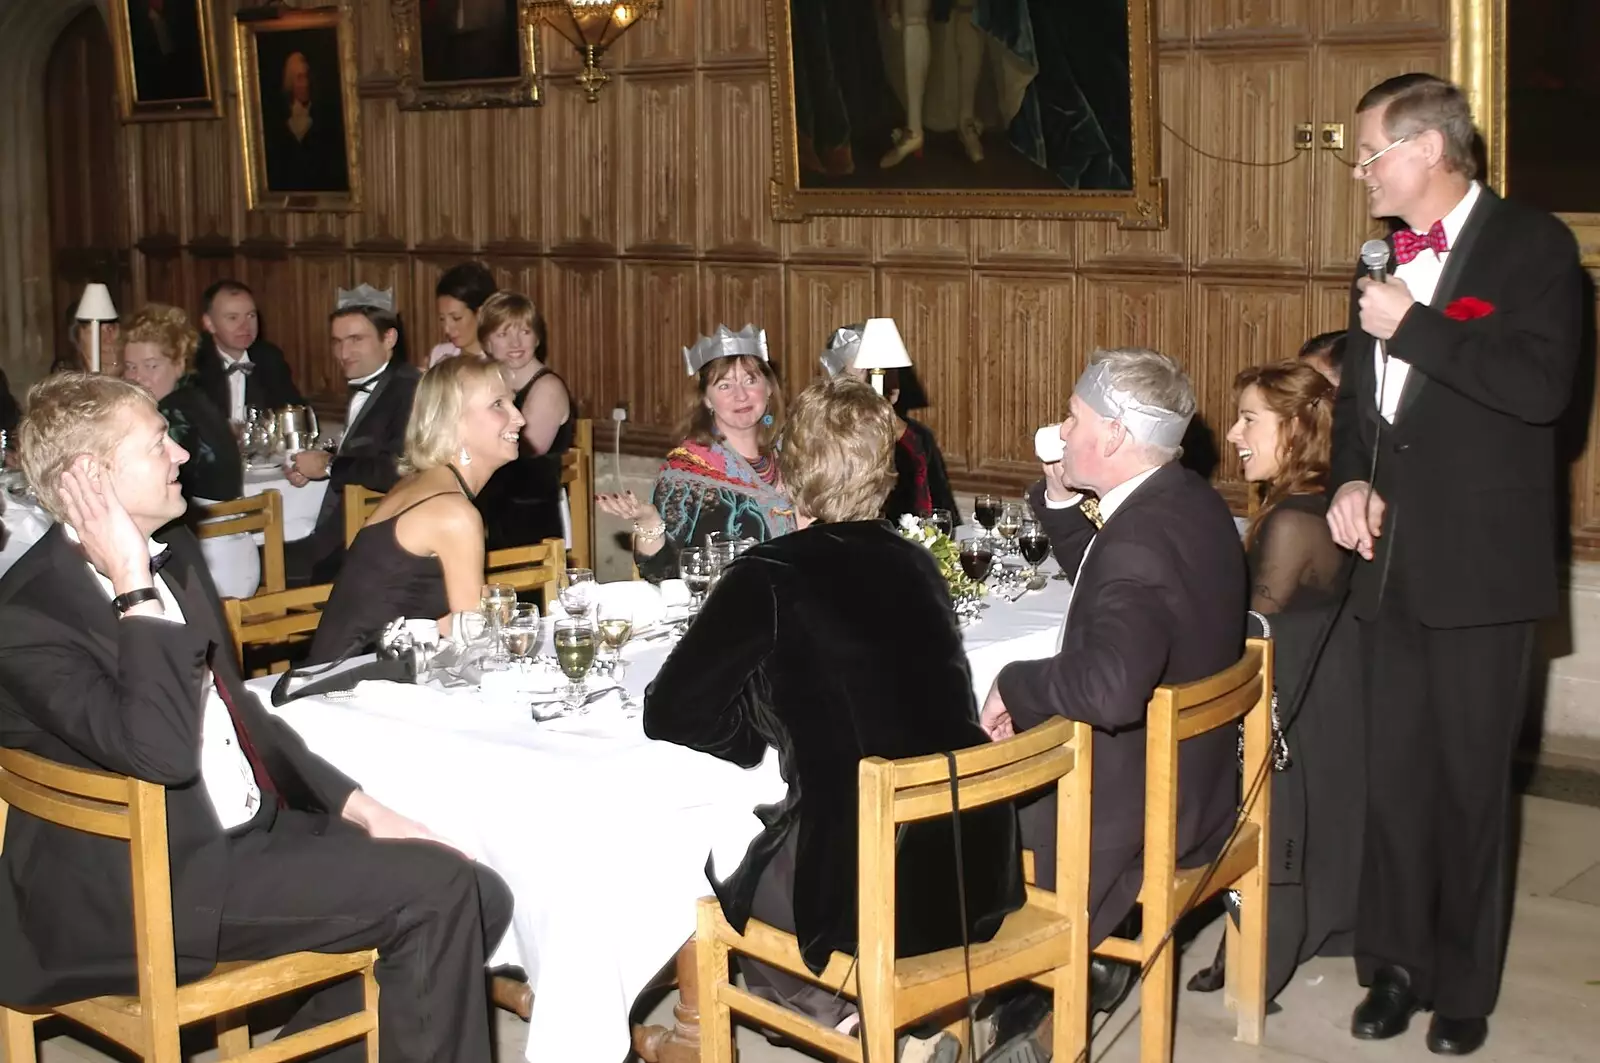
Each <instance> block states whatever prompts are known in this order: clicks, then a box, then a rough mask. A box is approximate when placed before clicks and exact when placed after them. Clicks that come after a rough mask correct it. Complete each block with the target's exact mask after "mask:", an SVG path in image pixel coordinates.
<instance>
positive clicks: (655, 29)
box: [568, 0, 754, 412]
mask: <svg viewBox="0 0 1600 1063" xmlns="http://www.w3.org/2000/svg"><path fill="white" fill-rule="evenodd" d="M695 6H696V5H695V4H694V3H693V0H673V2H672V3H669V4H667V5H665V6H664V7H663V8H662V10H661V11H660V13H659V14H657V15H656V17H655V18H647V19H645V20H643V21H642V22H639V23H638V24H637V25H635V26H634V27H633V28H632V29H630V30H629V31H628V32H627V33H626V34H625V35H624V36H623V38H622V47H621V48H619V49H618V50H617V53H616V54H617V59H618V62H617V67H618V69H620V70H623V71H625V72H627V73H630V74H631V73H633V72H635V71H639V70H650V69H658V68H662V67H667V68H672V69H678V70H692V69H694V60H695V52H696V49H697V48H698V46H699V42H698V41H697V40H696V39H695V38H696V37H697V36H698V35H699V27H698V26H697V25H696V20H695ZM751 6H754V5H753V4H752V5H751ZM568 47H569V48H570V47H571V46H570V45H569V46H568ZM607 63H608V65H609V63H610V60H609V59H608V60H607ZM607 412H609V411H607Z"/></svg>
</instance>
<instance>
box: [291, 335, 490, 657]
mask: <svg viewBox="0 0 1600 1063" xmlns="http://www.w3.org/2000/svg"><path fill="white" fill-rule="evenodd" d="M521 433H522V414H521V413H519V412H518V411H517V404H516V403H515V402H513V401H512V396H511V389H510V388H508V387H506V383H505V381H504V380H502V379H501V377H500V371H499V369H498V368H497V367H496V366H495V364H494V363H493V362H491V361H489V360H487V359H484V358H476V357H472V356H470V355H469V356H467V357H464V358H450V359H447V360H445V361H444V362H441V363H440V364H439V365H436V366H434V367H433V368H432V369H429V370H428V371H427V372H426V373H424V374H423V375H422V380H421V381H419V382H418V384H417V394H416V398H415V399H414V400H413V402H412V405H411V419H410V420H409V421H407V422H406V450H405V460H404V462H403V465H402V467H403V468H405V469H407V470H409V471H408V473H407V475H406V476H404V477H402V478H401V480H400V482H399V483H397V484H395V485H394V487H393V488H392V489H391V490H390V491H389V493H388V494H386V495H384V496H383V500H382V501H381V502H379V503H378V508H377V509H376V510H374V511H373V513H372V516H371V517H369V518H368V519H367V523H366V524H365V526H363V527H362V529H361V531H360V532H359V533H358V534H357V535H356V539H355V542H353V543H351V544H350V549H349V550H348V551H347V552H346V554H345V560H344V567H343V568H342V569H340V571H339V578H338V579H337V580H336V581H335V583H334V585H333V594H332V595H331V596H329V598H328V604H327V606H326V607H325V608H324V609H323V610H322V620H321V622H320V623H319V624H318V625H317V634H316V637H315V638H313V639H312V642H311V653H310V656H309V658H308V660H309V661H310V663H312V664H318V663H322V662H326V661H334V660H338V659H339V658H341V657H344V656H347V655H349V654H351V653H355V652H361V651H364V650H365V649H367V648H368V647H370V646H371V645H372V644H373V643H374V642H375V641H376V639H377V637H378V636H379V635H380V634H382V633H383V629H384V627H385V626H386V625H387V624H388V623H389V622H390V621H391V620H394V619H396V618H397V617H416V618H426V619H432V618H438V619H439V621H440V633H441V634H443V635H448V634H450V623H449V621H450V618H451V617H452V616H453V615H454V614H456V613H462V612H471V611H474V610H476V609H477V608H478V604H479V601H480V600H481V597H482V592H483V555H484V550H483V519H482V518H481V517H479V516H478V510H477V508H476V507H475V506H474V505H473V498H474V497H475V496H476V495H477V493H478V492H479V491H480V490H482V489H483V485H484V484H485V483H487V482H488V480H489V477H490V476H491V475H493V473H494V471H495V470H496V469H498V468H500V466H502V465H504V464H505V463H506V462H508V461H511V460H512V459H514V458H515V457H516V456H517V444H518V440H519V438H520V437H521Z"/></svg>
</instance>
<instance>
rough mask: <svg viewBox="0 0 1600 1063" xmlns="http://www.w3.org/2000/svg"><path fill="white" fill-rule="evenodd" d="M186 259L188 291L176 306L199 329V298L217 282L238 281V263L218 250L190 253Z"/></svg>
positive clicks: (229, 255) (200, 308)
mask: <svg viewBox="0 0 1600 1063" xmlns="http://www.w3.org/2000/svg"><path fill="white" fill-rule="evenodd" d="M188 258H189V272H188V277H189V289H188V291H186V292H184V293H183V302H181V303H179V304H178V305H179V306H181V307H183V309H184V310H185V311H186V312H187V313H188V314H189V320H190V321H191V322H193V324H194V327H195V328H200V327H201V324H200V313H201V310H202V307H201V306H200V296H201V295H203V294H204V293H205V290H206V289H207V288H209V287H211V285H213V284H215V283H216V282H217V281H221V280H238V279H239V263H238V260H237V259H235V258H234V256H233V253H232V252H231V251H223V250H221V249H220V248H219V249H217V250H215V251H204V252H195V251H191V252H190V253H189V255H188Z"/></svg>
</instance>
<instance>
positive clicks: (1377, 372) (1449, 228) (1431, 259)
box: [1372, 181, 1483, 424]
mask: <svg viewBox="0 0 1600 1063" xmlns="http://www.w3.org/2000/svg"><path fill="white" fill-rule="evenodd" d="M1482 192H1483V186H1482V185H1480V184H1478V182H1476V181H1474V182H1472V186H1471V187H1470V188H1468V189H1467V194H1466V195H1464V196H1462V197H1461V202H1460V203H1457V204H1456V205H1455V207H1454V208H1452V209H1451V211H1450V213H1449V214H1446V215H1445V216H1444V217H1443V218H1442V219H1440V220H1441V221H1442V222H1443V223H1444V239H1445V244H1446V246H1447V247H1455V246H1456V240H1457V239H1459V238H1460V236H1461V229H1462V227H1463V226H1465V225H1466V224H1467V216H1468V215H1469V214H1471V213H1472V207H1473V205H1474V204H1475V203H1477V202H1478V196H1479V195H1481V194H1482ZM1418 235H1419V236H1426V235H1427V234H1426V233H1419V234H1418ZM1449 258H1450V252H1449V251H1446V252H1445V253H1444V254H1442V255H1441V254H1439V253H1438V252H1436V251H1434V250H1433V249H1432V248H1423V250H1422V252H1421V253H1420V254H1418V255H1417V257H1416V258H1414V259H1412V260H1411V261H1410V262H1407V263H1405V264H1404V265H1399V266H1396V267H1395V270H1394V275H1395V276H1396V277H1399V278H1400V279H1401V280H1403V281H1405V282H1406V287H1407V288H1409V289H1410V290H1411V298H1413V299H1415V300H1416V301H1417V302H1419V303H1421V304H1423V305H1424V306H1428V305H1430V304H1432V302H1433V295H1434V292H1436V291H1438V290H1439V278H1440V277H1442V276H1443V275H1444V265H1445V262H1446V261H1448V260H1449ZM1383 352H1384V344H1383V341H1382V340H1379V341H1378V342H1376V343H1374V344H1373V345H1372V367H1373V374H1374V375H1373V379H1374V380H1376V381H1378V384H1377V387H1376V388H1375V389H1374V392H1373V397H1374V398H1375V399H1376V400H1377V403H1378V412H1379V413H1381V414H1383V419H1384V420H1385V421H1388V422H1389V423H1391V424H1393V423H1394V414H1395V411H1396V410H1397V409H1399V407H1400V392H1401V391H1402V390H1403V389H1404V388H1405V386H1406V377H1408V376H1410V375H1411V363H1410V362H1407V361H1405V360H1404V359H1401V358H1397V357H1394V356H1392V355H1391V356H1390V357H1389V360H1388V361H1389V366H1388V373H1387V375H1386V374H1385V372H1384V364H1383V363H1384V357H1383Z"/></svg>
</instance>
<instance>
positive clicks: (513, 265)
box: [428, 258, 550, 342]
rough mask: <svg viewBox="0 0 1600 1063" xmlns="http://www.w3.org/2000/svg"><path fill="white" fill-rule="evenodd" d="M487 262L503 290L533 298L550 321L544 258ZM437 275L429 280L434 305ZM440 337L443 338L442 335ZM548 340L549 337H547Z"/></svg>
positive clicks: (492, 260)
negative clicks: (546, 300) (546, 298)
mask: <svg viewBox="0 0 1600 1063" xmlns="http://www.w3.org/2000/svg"><path fill="white" fill-rule="evenodd" d="M486 261H487V264H488V266H489V268H490V269H492V270H493V271H494V275H495V280H496V281H498V282H499V284H500V290H501V291H508V292H521V293H522V294H523V295H526V296H527V297H528V298H529V299H532V300H533V305H534V306H535V307H537V308H538V310H539V313H540V314H542V315H543V316H544V317H545V319H546V325H547V327H548V321H549V317H550V307H549V306H548V305H546V303H545V271H544V260H543V259H538V258H488V259H487V260H486ZM436 282H437V277H434V278H433V279H430V280H429V281H428V299H429V300H430V302H429V304H428V305H430V306H432V305H433V303H432V301H431V300H432V299H433V285H434V284H435V283H436ZM440 339H443V337H442V336H441V337H440ZM546 341H547V342H548V337H546Z"/></svg>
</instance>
